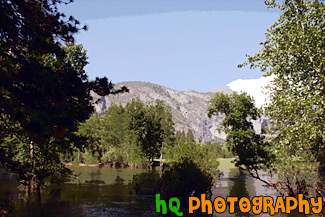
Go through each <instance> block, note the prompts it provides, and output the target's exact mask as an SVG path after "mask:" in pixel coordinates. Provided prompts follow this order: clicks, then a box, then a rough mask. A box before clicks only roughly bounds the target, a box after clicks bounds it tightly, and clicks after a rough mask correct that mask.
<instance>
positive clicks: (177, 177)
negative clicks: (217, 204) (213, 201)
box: [159, 158, 213, 204]
mask: <svg viewBox="0 0 325 217" xmlns="http://www.w3.org/2000/svg"><path fill="white" fill-rule="evenodd" d="M165 166H166V167H165V168H164V171H163V174H162V177H161V181H160V187H159V189H160V192H161V195H162V197H165V198H171V197H178V198H179V199H180V200H181V201H186V202H185V203H183V204H188V202H187V200H188V197H191V196H194V197H200V195H201V194H207V198H210V197H211V188H212V186H213V178H212V176H211V174H210V173H209V172H208V171H207V170H204V169H202V168H200V167H199V166H198V165H197V164H196V163H194V162H193V161H192V160H191V159H189V158H185V159H182V161H180V162H177V163H175V164H172V165H165Z"/></svg>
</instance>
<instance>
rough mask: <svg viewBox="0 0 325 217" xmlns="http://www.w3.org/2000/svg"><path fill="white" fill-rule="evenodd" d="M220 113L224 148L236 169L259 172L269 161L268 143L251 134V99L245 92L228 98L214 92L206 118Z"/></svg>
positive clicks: (252, 108)
mask: <svg viewBox="0 0 325 217" xmlns="http://www.w3.org/2000/svg"><path fill="white" fill-rule="evenodd" d="M218 113H224V114H225V115H226V117H225V119H224V120H223V121H222V128H223V130H224V131H225V132H226V133H227V138H226V146H227V148H228V150H230V151H231V152H232V153H233V154H234V155H236V156H237V158H236V159H235V163H236V166H239V167H243V168H246V169H248V170H258V169H262V168H263V167H264V166H267V165H268V164H269V163H271V162H272V156H271V155H269V152H268V143H265V142H264V137H263V136H261V135H258V134H256V133H255V130H254V128H253V124H252V122H251V121H250V119H254V120H256V118H257V117H258V115H259V114H258V112H257V109H256V107H255V105H254V101H253V99H252V98H251V97H250V96H248V95H247V94H246V93H241V94H237V93H236V92H234V93H232V94H231V95H227V94H224V93H216V94H215V96H214V98H213V99H211V100H210V105H209V107H208V116H209V117H211V116H212V115H216V114H218Z"/></svg>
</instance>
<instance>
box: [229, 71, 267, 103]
mask: <svg viewBox="0 0 325 217" xmlns="http://www.w3.org/2000/svg"><path fill="white" fill-rule="evenodd" d="M272 79H273V77H271V76H270V77H261V78H257V79H245V80H243V79H237V80H234V81H232V82H230V83H229V84H227V86H228V87H229V88H230V89H231V90H233V91H236V92H246V93H248V94H249V95H251V96H252V97H254V100H255V104H256V106H257V107H258V108H260V107H261V106H262V105H263V104H264V103H265V102H269V97H268V95H267V94H266V90H265V88H264V87H265V86H267V85H269V84H270V81H271V80H272Z"/></svg>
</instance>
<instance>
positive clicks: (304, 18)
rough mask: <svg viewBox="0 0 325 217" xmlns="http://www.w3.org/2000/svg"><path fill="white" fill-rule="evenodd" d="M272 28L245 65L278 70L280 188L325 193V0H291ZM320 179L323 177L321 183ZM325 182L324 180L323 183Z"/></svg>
mask: <svg viewBox="0 0 325 217" xmlns="http://www.w3.org/2000/svg"><path fill="white" fill-rule="evenodd" d="M266 3H267V5H268V6H269V7H270V8H278V9H280V10H281V11H282V15H281V16H280V18H279V19H278V20H277V21H276V22H275V23H274V24H273V25H272V26H271V27H270V28H269V29H268V30H267V34H266V41H265V42H263V43H261V44H262V45H263V48H262V49H261V50H260V51H259V52H258V53H257V54H255V55H254V56H248V61H247V62H246V63H244V64H243V65H242V66H245V65H250V67H251V68H260V69H261V70H262V71H263V72H264V73H265V75H266V76H272V77H273V81H272V83H271V86H270V87H269V92H270V98H271V103H270V104H269V105H267V107H266V108H265V112H266V115H268V116H269V117H270V119H271V127H272V131H273V134H274V135H275V136H274V137H273V138H271V143H272V147H273V151H274V152H276V161H274V165H273V166H274V168H276V169H277V170H278V179H279V183H278V188H279V189H281V192H282V193H283V194H289V195H297V194H298V193H303V194H304V195H305V196H310V195H311V194H312V193H313V192H314V189H316V191H317V192H318V193H319V194H322V192H321V188H323V190H324V188H325V187H324V182H318V180H319V179H318V177H317V176H318V173H317V171H324V168H325V145H324V144H325V142H324V140H325V137H324V128H325V122H324V117H325V114H324V111H325V109H324V105H325V97H324V96H325V89H324V87H325V79H324V78H325V73H324V64H325V49H324V47H325V44H324V43H325V13H324V11H325V6H324V2H323V1H321V0H285V1H283V3H282V4H281V5H279V4H276V3H275V2H274V1H266ZM317 182H318V183H317ZM320 185H322V186H320Z"/></svg>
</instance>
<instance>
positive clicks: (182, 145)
mask: <svg viewBox="0 0 325 217" xmlns="http://www.w3.org/2000/svg"><path fill="white" fill-rule="evenodd" d="M218 157H220V156H218V152H217V151H216V146H214V145H212V144H208V145H205V144H198V143H196V142H194V141H192V140H186V141H185V140H183V139H177V140H176V141H175V142H174V143H173V144H172V145H168V146H166V148H165V162H166V164H168V165H174V164H177V163H179V162H182V161H183V160H184V159H191V160H192V161H193V163H195V164H196V165H197V166H199V167H200V168H201V169H203V170H205V171H207V172H209V173H210V174H211V175H213V176H215V175H217V174H218V170H217V167H218V166H219V162H218V161H217V158H218Z"/></svg>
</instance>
